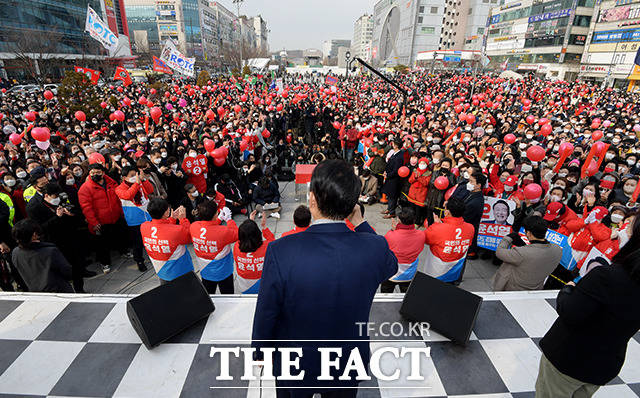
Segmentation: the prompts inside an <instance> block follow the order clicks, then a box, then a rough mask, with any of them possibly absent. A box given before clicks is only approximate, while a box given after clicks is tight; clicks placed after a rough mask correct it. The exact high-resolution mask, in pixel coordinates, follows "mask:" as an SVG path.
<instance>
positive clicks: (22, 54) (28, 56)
mask: <svg viewBox="0 0 640 398" xmlns="http://www.w3.org/2000/svg"><path fill="white" fill-rule="evenodd" d="M62 38H63V36H62V35H61V34H59V33H57V32H50V31H49V32H44V31H40V30H28V31H27V30H22V31H15V32H13V33H12V34H11V35H10V37H9V42H8V45H9V49H10V52H11V53H12V54H13V55H14V56H15V58H16V61H17V62H18V64H19V65H20V66H22V68H23V69H24V70H25V71H26V72H27V74H28V75H29V76H31V78H32V79H34V80H35V81H36V82H38V83H39V84H42V82H43V76H46V75H47V74H48V73H47V72H48V71H49V70H50V68H52V67H55V65H56V64H59V63H61V61H62V59H61V57H59V56H57V55H56V54H57V52H58V47H59V44H58V43H59V42H61V40H62Z"/></svg>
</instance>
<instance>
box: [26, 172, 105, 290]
mask: <svg viewBox="0 0 640 398" xmlns="http://www.w3.org/2000/svg"><path fill="white" fill-rule="evenodd" d="M61 197H62V189H61V188H60V186H59V185H58V184H56V183H53V182H50V183H48V184H47V185H45V187H44V189H43V190H42V195H34V197H33V198H32V199H31V200H30V201H29V203H28V204H27V215H28V217H29V218H30V219H32V220H34V221H35V222H37V223H38V225H40V227H41V228H42V240H43V241H46V242H51V243H53V244H55V245H56V246H57V247H58V248H59V249H60V251H61V252H62V254H63V255H64V257H65V258H66V259H67V261H68V262H69V263H70V264H71V267H72V274H73V287H74V289H75V291H76V293H84V289H83V285H84V283H83V280H82V278H83V277H89V276H94V275H95V273H94V272H90V271H87V270H85V264H84V260H83V256H81V255H80V253H81V251H79V250H78V249H77V248H76V244H77V242H78V241H79V240H80V238H79V237H78V236H77V234H78V232H77V231H78V229H77V228H76V227H75V222H74V217H73V213H72V212H71V211H70V205H69V203H68V202H67V201H66V200H65V202H64V203H63V201H62V199H61Z"/></svg>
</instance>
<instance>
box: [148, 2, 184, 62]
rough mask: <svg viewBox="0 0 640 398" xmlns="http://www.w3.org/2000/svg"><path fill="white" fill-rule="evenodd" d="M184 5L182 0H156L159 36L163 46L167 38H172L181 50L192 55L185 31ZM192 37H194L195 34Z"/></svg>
mask: <svg viewBox="0 0 640 398" xmlns="http://www.w3.org/2000/svg"><path fill="white" fill-rule="evenodd" d="M182 6H183V3H182V0H156V18H157V22H158V37H159V40H160V46H161V47H162V46H163V45H164V43H165V42H166V41H167V39H171V40H173V42H174V43H175V44H176V46H177V47H178V49H179V50H180V51H181V52H183V53H185V54H186V55H187V56H192V54H193V52H189V51H188V48H189V46H188V44H187V35H186V33H185V31H186V29H187V28H186V26H185V19H184V14H183V12H182ZM191 27H193V26H191ZM191 38H193V35H192V36H191Z"/></svg>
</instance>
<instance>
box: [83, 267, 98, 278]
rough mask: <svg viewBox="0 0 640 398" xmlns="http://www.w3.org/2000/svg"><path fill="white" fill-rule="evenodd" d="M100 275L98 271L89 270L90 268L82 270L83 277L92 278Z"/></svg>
mask: <svg viewBox="0 0 640 398" xmlns="http://www.w3.org/2000/svg"><path fill="white" fill-rule="evenodd" d="M96 275H98V274H97V273H95V272H93V271H89V270H88V269H85V270H84V271H82V277H83V278H91V277H94V276H96Z"/></svg>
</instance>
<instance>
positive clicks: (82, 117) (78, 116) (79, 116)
mask: <svg viewBox="0 0 640 398" xmlns="http://www.w3.org/2000/svg"><path fill="white" fill-rule="evenodd" d="M75 116H76V119H78V120H80V121H81V122H84V121H85V120H87V115H85V114H84V112H82V111H76V113H75Z"/></svg>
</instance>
